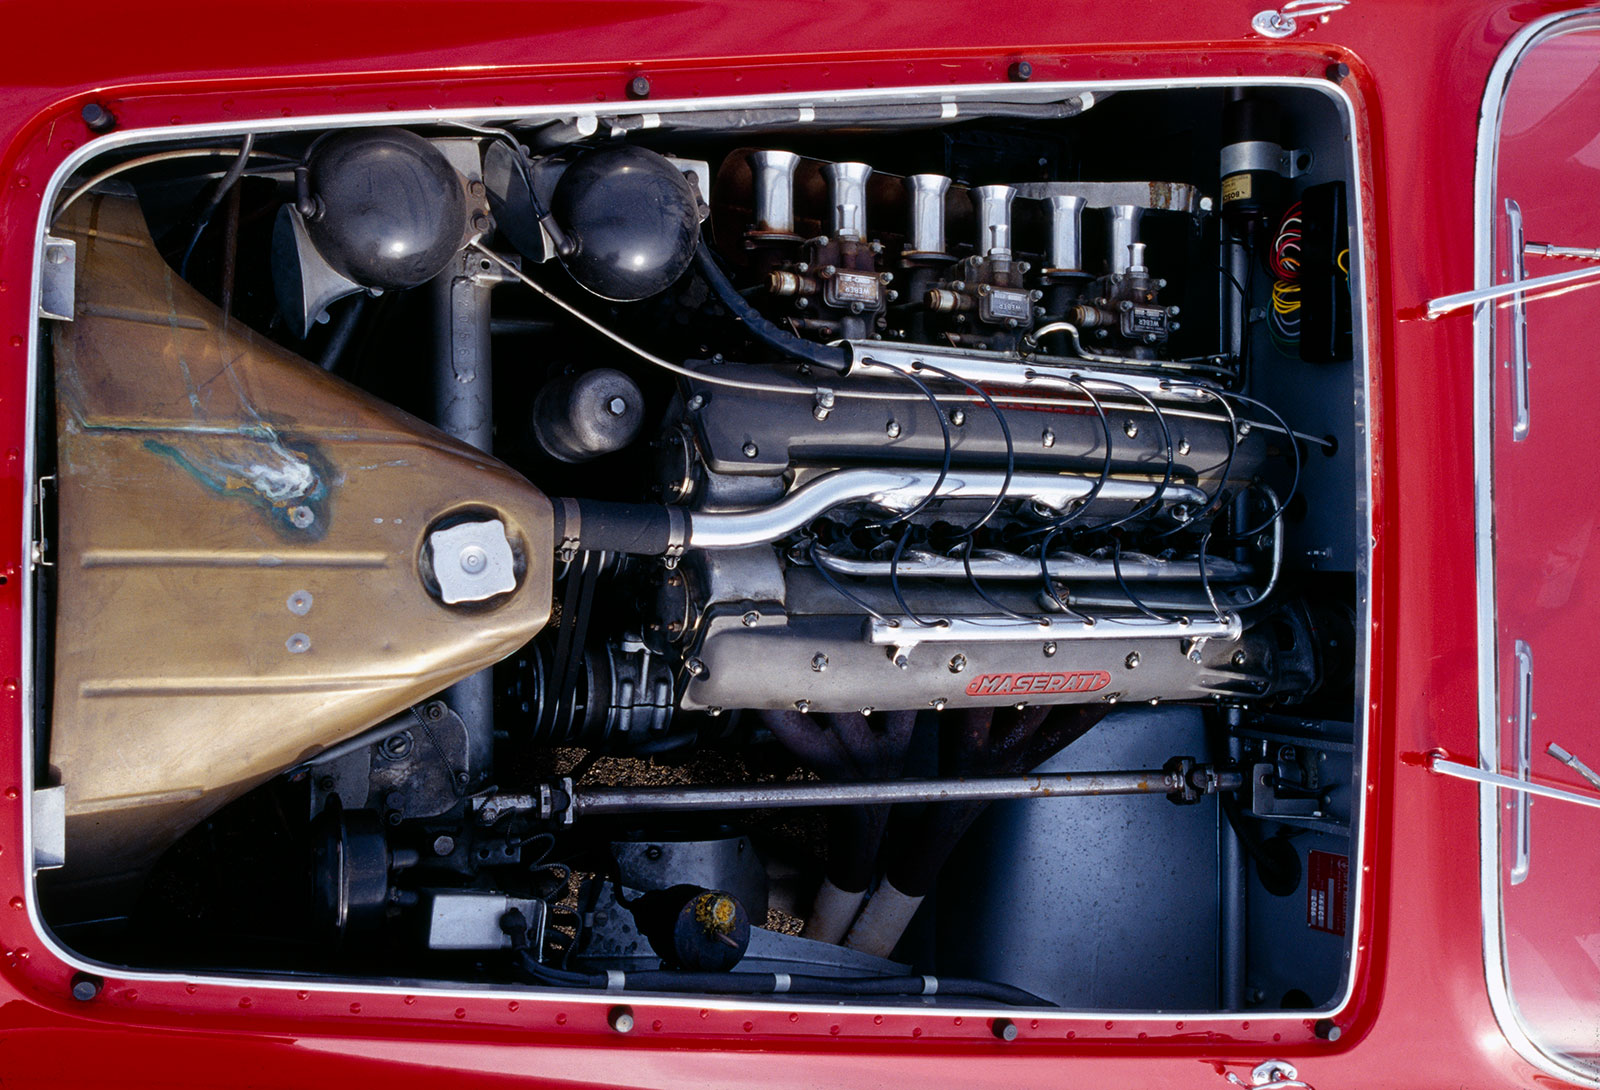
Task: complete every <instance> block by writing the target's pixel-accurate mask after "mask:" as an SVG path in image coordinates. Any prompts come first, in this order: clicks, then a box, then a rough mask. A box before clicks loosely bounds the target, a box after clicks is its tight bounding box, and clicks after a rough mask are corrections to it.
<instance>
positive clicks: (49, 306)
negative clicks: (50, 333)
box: [39, 235, 78, 322]
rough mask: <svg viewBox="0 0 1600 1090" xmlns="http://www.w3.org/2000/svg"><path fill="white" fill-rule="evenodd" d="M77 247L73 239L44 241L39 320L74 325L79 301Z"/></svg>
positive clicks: (49, 238) (48, 239) (53, 237)
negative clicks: (75, 309) (72, 322)
mask: <svg viewBox="0 0 1600 1090" xmlns="http://www.w3.org/2000/svg"><path fill="white" fill-rule="evenodd" d="M77 275H78V244H77V243H76V242H74V241H73V240H72V239H70V238H57V237H55V236H54V235H46V236H45V237H44V260H43V262H42V263H41V264H40V266H39V317H41V318H52V319H54V320H56V321H58V322H70V321H72V314H73V309H74V306H75V303H76V301H77Z"/></svg>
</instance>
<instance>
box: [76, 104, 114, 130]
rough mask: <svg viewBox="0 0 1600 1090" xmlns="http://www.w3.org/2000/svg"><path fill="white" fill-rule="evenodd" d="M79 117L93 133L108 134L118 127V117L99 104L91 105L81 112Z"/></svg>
mask: <svg viewBox="0 0 1600 1090" xmlns="http://www.w3.org/2000/svg"><path fill="white" fill-rule="evenodd" d="M79 116H81V117H82V118H83V123H84V124H85V125H87V126H89V131H90V132H93V133H108V132H110V131H111V130H112V129H115V128H116V127H117V115H116V114H114V113H112V112H111V111H110V110H108V109H106V108H105V107H104V106H102V105H100V104H99V103H98V102H91V103H89V104H88V105H87V106H85V107H84V108H83V109H82V110H80V111H79Z"/></svg>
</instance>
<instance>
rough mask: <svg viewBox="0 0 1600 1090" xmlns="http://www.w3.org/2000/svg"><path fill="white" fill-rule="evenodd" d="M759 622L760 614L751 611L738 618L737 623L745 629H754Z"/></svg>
mask: <svg viewBox="0 0 1600 1090" xmlns="http://www.w3.org/2000/svg"><path fill="white" fill-rule="evenodd" d="M759 620H761V614H759V613H757V612H756V611H755V610H753V609H752V610H750V612H748V613H746V614H745V615H744V616H743V617H741V618H739V623H740V624H742V625H744V626H745V627H746V628H754V627H755V626H756V622H757V621H759Z"/></svg>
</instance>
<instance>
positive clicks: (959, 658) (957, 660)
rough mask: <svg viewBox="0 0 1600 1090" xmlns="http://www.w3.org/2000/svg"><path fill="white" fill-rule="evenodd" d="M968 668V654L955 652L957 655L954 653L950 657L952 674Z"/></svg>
mask: <svg viewBox="0 0 1600 1090" xmlns="http://www.w3.org/2000/svg"><path fill="white" fill-rule="evenodd" d="M966 668H967V656H965V655H962V654H955V655H952V656H951V657H950V672H951V673H952V674H959V673H960V672H961V671H963V670H965V669H966Z"/></svg>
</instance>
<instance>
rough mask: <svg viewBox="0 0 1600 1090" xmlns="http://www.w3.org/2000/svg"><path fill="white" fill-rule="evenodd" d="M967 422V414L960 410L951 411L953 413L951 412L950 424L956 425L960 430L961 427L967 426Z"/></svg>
mask: <svg viewBox="0 0 1600 1090" xmlns="http://www.w3.org/2000/svg"><path fill="white" fill-rule="evenodd" d="M966 422H967V414H966V413H964V412H962V411H961V410H960V409H952V410H951V412H950V423H951V424H952V425H954V426H955V427H958V428H959V427H960V426H961V425H963V424H965V423H966Z"/></svg>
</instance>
